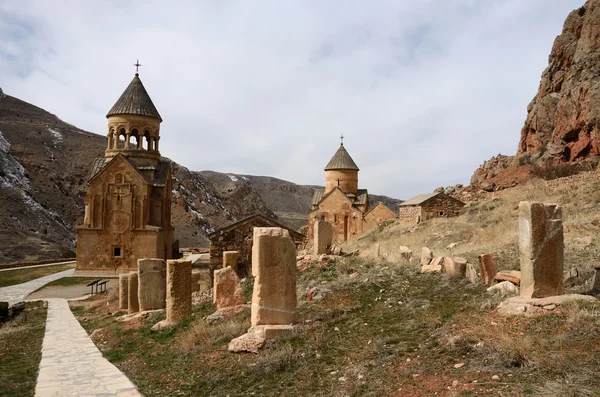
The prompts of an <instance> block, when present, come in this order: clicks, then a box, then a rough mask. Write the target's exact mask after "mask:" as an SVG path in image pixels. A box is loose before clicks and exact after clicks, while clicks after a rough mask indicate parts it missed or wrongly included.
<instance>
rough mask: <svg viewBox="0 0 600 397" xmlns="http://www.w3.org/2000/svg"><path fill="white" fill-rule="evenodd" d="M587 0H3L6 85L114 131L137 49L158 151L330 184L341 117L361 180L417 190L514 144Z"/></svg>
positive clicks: (384, 188) (404, 191)
mask: <svg viewBox="0 0 600 397" xmlns="http://www.w3.org/2000/svg"><path fill="white" fill-rule="evenodd" d="M582 3H583V1H582V0H486V1H481V0H453V1H447V0H422V1H419V2H414V1H391V0H390V1H385V0H381V1H372V2H359V1H351V2H346V1H341V0H340V1H329V2H322V1H316V0H315V1H302V2H300V1H298V2H281V1H276V0H272V1H261V2H251V1H208V0H207V1H203V2H193V1H173V2H170V3H169V5H168V6H167V5H166V4H167V3H164V2H158V1H155V2H144V3H143V5H141V4H139V3H138V4H134V3H132V2H122V1H113V2H66V1H65V2H58V1H52V2H48V1H45V0H38V1H23V0H8V1H6V0H5V1H3V2H2V4H0V49H1V50H0V73H1V74H2V81H0V86H2V88H3V89H4V91H5V92H6V93H7V94H9V95H14V96H17V97H19V98H21V99H24V100H26V101H28V102H31V103H34V104H35V105H37V106H41V107H43V108H45V109H46V110H48V111H50V112H53V113H55V114H57V115H58V116H59V117H61V118H62V119H64V120H66V121H68V122H71V123H73V124H75V125H77V126H79V127H81V128H84V129H87V130H91V131H93V132H96V133H99V134H104V133H105V129H106V120H105V118H104V116H105V114H106V112H107V111H108V110H109V109H110V107H111V106H112V104H113V103H114V102H115V101H116V99H117V98H118V96H119V95H120V94H121V92H122V91H123V90H124V89H125V87H126V86H127V84H128V83H129V81H130V79H131V78H132V77H133V72H134V69H133V66H132V64H133V63H134V62H135V60H136V58H138V57H139V58H140V61H141V63H142V65H143V66H142V68H141V71H140V74H141V78H142V80H143V82H144V84H145V86H146V88H147V90H148V92H149V93H150V95H151V96H152V98H153V100H154V103H155V105H156V106H157V108H158V110H159V112H160V113H161V115H162V117H163V119H164V123H163V126H162V130H161V133H162V136H163V138H162V139H161V152H162V154H163V155H165V156H168V157H171V158H172V159H174V160H176V161H177V162H179V163H181V164H183V165H185V166H187V167H189V168H191V169H196V170H202V169H212V170H216V171H222V172H232V173H236V174H262V175H271V176H275V177H279V178H283V179H287V180H291V181H294V182H296V183H302V184H323V182H324V172H323V167H324V166H325V164H327V162H328V161H329V158H330V157H331V156H332V155H333V153H334V152H335V150H336V149H337V145H338V142H339V140H338V136H339V135H340V134H344V135H345V136H346V137H347V138H346V140H345V143H346V148H347V149H348V150H349V152H350V154H351V155H352V156H353V158H354V160H355V161H356V162H357V163H358V165H359V167H361V173H360V185H361V187H366V188H369V190H370V191H371V192H372V193H379V194H387V195H390V196H394V197H398V198H408V197H410V196H412V195H415V194H417V193H422V192H427V191H431V190H433V189H434V188H436V187H438V186H441V185H446V186H447V185H450V184H454V183H459V182H460V183H463V184H468V181H469V178H470V176H471V174H472V172H473V171H474V170H475V169H476V168H477V166H478V165H479V164H481V163H482V162H483V161H484V160H486V159H488V158H489V157H491V156H493V155H496V154H498V153H499V152H502V153H506V154H514V153H515V152H516V147H517V143H518V139H519V134H520V129H521V127H522V125H523V121H524V119H525V115H526V106H527V103H528V102H529V101H530V100H531V98H532V97H533V95H534V94H535V92H536V90H537V86H538V83H539V77H540V75H541V72H542V71H543V69H544V68H545V66H546V63H547V56H548V54H549V52H550V49H551V46H552V42H553V40H554V38H555V36H556V35H558V34H559V33H560V31H561V28H562V23H563V21H564V19H565V18H566V16H567V14H568V13H569V12H570V11H571V10H572V9H575V8H577V7H579V6H581V5H582Z"/></svg>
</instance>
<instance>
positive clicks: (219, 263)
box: [210, 221, 262, 275]
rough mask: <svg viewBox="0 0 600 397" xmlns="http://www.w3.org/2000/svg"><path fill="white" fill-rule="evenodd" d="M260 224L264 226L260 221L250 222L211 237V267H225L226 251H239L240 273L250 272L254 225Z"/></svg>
mask: <svg viewBox="0 0 600 397" xmlns="http://www.w3.org/2000/svg"><path fill="white" fill-rule="evenodd" d="M259 226H262V224H261V223H260V222H256V221H254V222H248V223H246V224H242V225H239V226H238V227H236V228H235V229H233V230H230V231H228V232H225V233H223V234H221V235H219V236H215V237H214V238H213V239H211V241H210V267H211V269H213V270H214V269H220V268H221V267H223V252H224V251H238V252H239V253H240V255H239V259H238V274H240V275H245V274H250V266H251V263H252V234H253V229H254V227H259Z"/></svg>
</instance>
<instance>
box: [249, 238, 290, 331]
mask: <svg viewBox="0 0 600 397" xmlns="http://www.w3.org/2000/svg"><path fill="white" fill-rule="evenodd" d="M296 271H297V270H296V245H295V244H294V241H293V240H292V238H291V237H290V234H289V232H288V231H287V230H285V229H281V228H278V227H257V228H254V236H253V245H252V275H253V276H254V291H253V294H252V310H251V311H252V316H251V323H252V325H253V326H255V325H263V324H281V325H287V324H293V323H294V321H295V320H296Z"/></svg>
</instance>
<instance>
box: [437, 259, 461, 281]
mask: <svg viewBox="0 0 600 397" xmlns="http://www.w3.org/2000/svg"><path fill="white" fill-rule="evenodd" d="M458 259H459V261H458V262H457V261H455V260H452V259H451V258H449V257H447V256H446V257H444V260H443V262H442V268H443V273H444V275H445V276H446V277H447V278H463V277H465V272H466V270H467V261H466V260H462V258H458Z"/></svg>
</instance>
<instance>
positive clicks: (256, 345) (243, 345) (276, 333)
mask: <svg viewBox="0 0 600 397" xmlns="http://www.w3.org/2000/svg"><path fill="white" fill-rule="evenodd" d="M293 332H294V326H293V325H259V326H253V327H250V329H248V332H247V333H245V334H244V335H242V336H239V337H237V338H235V339H232V340H231V342H229V345H228V346H227V350H229V351H230V352H233V353H240V352H250V353H258V351H259V350H260V349H261V348H262V347H263V346H264V344H265V341H267V340H269V339H277V338H283V337H286V336H290V335H292V334H293Z"/></svg>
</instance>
